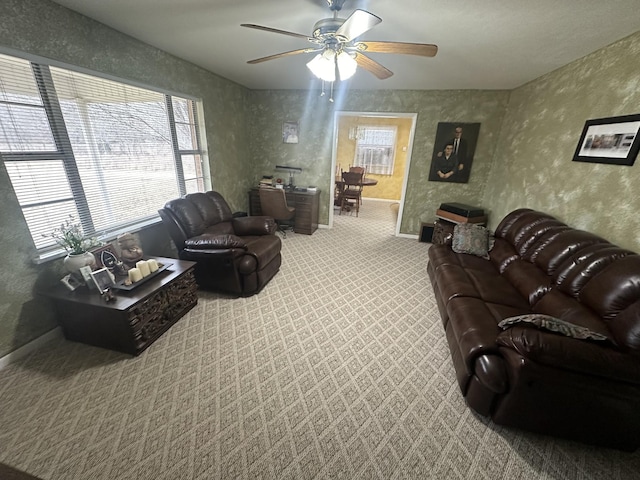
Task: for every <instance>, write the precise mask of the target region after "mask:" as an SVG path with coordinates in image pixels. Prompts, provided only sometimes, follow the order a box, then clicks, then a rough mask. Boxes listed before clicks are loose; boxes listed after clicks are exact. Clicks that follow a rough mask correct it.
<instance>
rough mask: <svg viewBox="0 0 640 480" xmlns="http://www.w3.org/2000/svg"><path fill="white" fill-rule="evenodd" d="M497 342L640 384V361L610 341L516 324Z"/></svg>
mask: <svg viewBox="0 0 640 480" xmlns="http://www.w3.org/2000/svg"><path fill="white" fill-rule="evenodd" d="M496 341H497V344H498V345H499V347H500V348H501V349H502V348H509V349H512V350H515V351H516V352H518V353H519V354H520V355H521V356H523V357H525V358H527V359H529V360H531V361H533V362H536V363H539V364H542V365H547V366H550V367H554V368H558V369H564V370H570V371H573V372H577V373H581V374H586V375H594V376H599V377H603V378H608V379H612V380H618V381H623V382H628V383H633V384H637V385H640V362H638V360H637V358H636V357H634V356H633V355H630V354H628V353H624V352H622V351H620V350H618V348H617V347H615V346H614V345H612V344H611V343H610V342H595V341H591V340H579V339H576V338H570V337H565V336H563V335H559V334H555V333H550V332H545V331H542V330H538V329H536V328H532V327H524V326H514V327H512V328H509V329H507V330H505V331H504V332H502V333H500V335H498V338H497V340H496Z"/></svg>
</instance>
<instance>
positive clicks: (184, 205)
mask: <svg viewBox="0 0 640 480" xmlns="http://www.w3.org/2000/svg"><path fill="white" fill-rule="evenodd" d="M158 212H159V213H160V218H162V221H163V223H164V224H165V226H166V227H167V229H168V231H169V235H170V236H171V239H172V240H173V242H174V243H175V245H176V248H177V250H178V257H179V258H180V259H182V260H191V261H194V262H197V264H196V267H195V276H196V282H197V283H198V286H200V287H203V288H205V289H211V290H217V291H222V292H227V293H231V294H234V295H239V296H249V295H253V294H255V293H258V292H259V291H260V290H262V288H263V287H264V286H265V285H266V284H267V283H268V282H269V280H271V278H273V276H274V275H275V274H276V273H278V270H279V269H280V264H281V262H282V256H281V254H280V250H281V248H282V242H281V240H280V238H279V237H278V236H277V235H275V231H276V228H277V225H276V222H275V220H274V219H273V218H272V217H268V216H254V217H247V216H243V217H235V216H234V215H233V214H232V212H231V209H230V208H229V205H228V204H227V202H226V201H225V200H224V198H222V195H220V194H219V193H218V192H206V193H191V194H188V195H185V196H184V197H182V198H177V199H175V200H170V201H169V202H167V203H166V205H165V206H164V208H161V209H160V210H158Z"/></svg>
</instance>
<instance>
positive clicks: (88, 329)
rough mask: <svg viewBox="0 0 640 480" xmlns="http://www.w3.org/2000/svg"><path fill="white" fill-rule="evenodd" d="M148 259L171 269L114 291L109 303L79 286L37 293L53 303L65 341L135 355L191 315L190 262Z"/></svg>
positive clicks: (193, 288)
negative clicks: (71, 289)
mask: <svg viewBox="0 0 640 480" xmlns="http://www.w3.org/2000/svg"><path fill="white" fill-rule="evenodd" d="M152 258H155V259H156V260H157V261H158V262H159V263H163V264H171V265H169V267H168V268H167V269H166V270H165V271H164V272H162V273H160V274H158V275H157V276H155V277H154V278H151V279H149V280H147V281H145V282H144V283H143V284H140V285H139V286H137V287H136V288H134V289H133V290H130V291H122V290H114V293H115V299H114V300H113V301H112V302H108V303H107V302H105V301H104V300H103V299H102V297H101V296H100V295H99V294H98V293H97V292H96V291H95V290H89V289H88V288H86V287H84V286H83V287H80V288H78V289H76V290H74V291H73V292H71V291H69V290H68V289H67V288H66V287H65V286H64V285H57V286H56V287H54V288H52V289H51V290H49V291H46V292H42V294H43V295H45V296H47V297H49V298H50V299H52V300H53V303H54V305H55V309H56V316H57V319H58V323H59V324H60V326H61V327H62V331H63V332H64V336H65V338H66V339H68V340H73V341H76V342H82V343H87V344H89V345H95V346H97V347H103V348H108V349H111V350H117V351H120V352H124V353H129V354H131V355H139V354H140V353H142V352H143V351H144V350H145V349H146V348H147V347H149V345H151V344H152V343H153V342H155V341H156V340H157V339H158V338H159V337H160V336H161V335H162V334H163V333H164V332H166V331H167V330H168V329H169V327H171V325H173V324H174V323H176V322H177V321H178V320H179V319H180V318H181V317H182V316H183V315H184V314H185V313H187V312H188V311H189V310H191V309H192V308H193V307H194V306H195V305H196V304H197V303H198V295H197V285H196V281H195V277H194V274H193V268H194V266H195V262H187V261H184V260H176V259H175V258H164V257H152Z"/></svg>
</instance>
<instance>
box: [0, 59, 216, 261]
mask: <svg viewBox="0 0 640 480" xmlns="http://www.w3.org/2000/svg"><path fill="white" fill-rule="evenodd" d="M197 119H198V112H197V104H196V102H195V101H193V100H192V99H187V98H181V97H176V96H173V95H168V94H164V93H159V92H156V91H152V90H149V89H145V88H140V87H137V86H132V85H128V84H125V83H121V82H117V81H113V80H106V79H103V78H98V77H95V76H91V75H86V74H82V73H78V72H75V71H71V70H66V69H62V68H57V67H53V66H47V65H43V64H38V63H33V62H29V61H27V60H23V59H19V58H15V57H9V56H5V55H0V156H1V158H2V160H3V161H4V165H5V168H6V170H7V173H8V174H9V177H10V179H11V183H12V185H13V188H14V190H15V193H16V196H17V198H18V201H19V203H20V206H21V207H22V211H23V214H24V217H25V220H26V222H27V225H28V227H29V230H30V231H31V236H32V238H33V241H34V244H35V246H36V249H37V250H38V253H39V254H40V255H41V256H43V255H46V254H47V253H48V252H50V251H52V250H55V249H56V245H55V244H54V243H53V240H52V239H51V238H50V237H45V236H43V234H44V233H49V232H51V231H52V230H53V229H54V228H55V227H58V226H59V225H60V224H61V223H62V222H63V221H64V220H65V219H67V218H69V215H72V216H73V217H74V218H76V219H77V220H78V221H79V222H80V223H81V224H82V228H83V230H84V232H85V233H86V234H89V235H96V236H100V237H109V236H113V235H115V234H117V233H119V232H121V231H123V230H126V229H132V228H135V227H139V226H141V225H144V224H146V223H149V222H152V221H156V220H157V211H158V208H160V207H162V206H163V205H164V203H165V202H166V201H167V200H169V199H171V198H175V197H178V196H180V195H184V194H185V193H190V192H196V191H204V190H205V189H206V187H207V186H208V184H209V181H208V178H207V175H206V168H205V165H204V155H203V151H202V148H201V143H200V137H199V125H198V121H197Z"/></svg>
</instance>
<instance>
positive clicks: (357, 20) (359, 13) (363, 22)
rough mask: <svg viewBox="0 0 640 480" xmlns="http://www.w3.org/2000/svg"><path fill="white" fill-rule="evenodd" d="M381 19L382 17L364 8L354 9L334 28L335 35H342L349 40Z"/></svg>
mask: <svg viewBox="0 0 640 480" xmlns="http://www.w3.org/2000/svg"><path fill="white" fill-rule="evenodd" d="M381 21H382V19H381V18H380V17H378V16H376V15H374V14H373V13H369V12H367V11H365V10H356V11H354V12H353V13H352V14H351V15H349V18H347V19H346V20H345V21H344V23H343V24H342V25H341V26H340V28H338V30H336V36H337V37H344V38H346V39H347V41H351V40H353V39H354V38H356V37H359V36H360V35H362V34H363V33H364V32H367V31H369V30H371V29H372V28H373V27H375V26H376V25H377V24H379V23H380V22H381Z"/></svg>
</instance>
